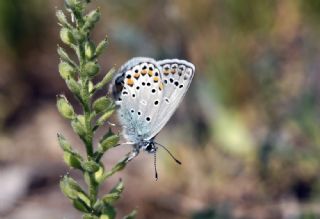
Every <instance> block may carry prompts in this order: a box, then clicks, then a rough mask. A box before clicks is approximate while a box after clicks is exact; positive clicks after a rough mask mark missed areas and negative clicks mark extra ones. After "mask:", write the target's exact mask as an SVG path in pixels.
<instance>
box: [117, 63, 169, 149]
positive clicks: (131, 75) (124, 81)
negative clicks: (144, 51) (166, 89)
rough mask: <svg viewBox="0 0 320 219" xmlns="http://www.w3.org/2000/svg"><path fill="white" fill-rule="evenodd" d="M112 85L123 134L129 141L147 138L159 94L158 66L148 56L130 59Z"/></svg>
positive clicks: (156, 111) (160, 84)
mask: <svg viewBox="0 0 320 219" xmlns="http://www.w3.org/2000/svg"><path fill="white" fill-rule="evenodd" d="M114 84H115V86H114V88H113V91H114V94H115V96H116V97H117V100H116V104H117V105H118V106H119V110H118V112H119V119H120V122H121V123H122V125H123V126H124V135H125V137H126V138H127V139H128V140H129V141H131V142H133V143H138V142H139V141H142V140H143V139H147V138H149V137H150V136H151V129H152V128H151V127H152V126H153V123H154V120H156V117H157V115H158V114H159V109H160V103H161V100H162V96H163V85H162V79H161V72H160V67H159V65H158V64H157V62H156V61H155V60H154V59H151V58H142V57H141V58H140V57H139V58H133V59H131V60H129V61H128V62H127V63H126V64H124V65H123V66H122V67H121V68H120V70H119V72H118V73H117V75H116V78H115V82H114Z"/></svg>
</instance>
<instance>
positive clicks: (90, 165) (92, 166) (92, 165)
mask: <svg viewBox="0 0 320 219" xmlns="http://www.w3.org/2000/svg"><path fill="white" fill-rule="evenodd" d="M82 168H83V169H84V170H85V171H87V172H89V173H95V172H97V171H98V170H99V168H100V166H99V164H97V163H96V162H94V161H92V160H89V161H86V162H83V163H82Z"/></svg>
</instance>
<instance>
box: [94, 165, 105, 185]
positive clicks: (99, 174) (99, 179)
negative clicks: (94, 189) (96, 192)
mask: <svg viewBox="0 0 320 219" xmlns="http://www.w3.org/2000/svg"><path fill="white" fill-rule="evenodd" d="M94 179H95V181H96V182H98V183H101V182H102V181H103V179H104V167H103V165H102V164H101V163H100V167H99V170H98V171H96V172H95V173H94Z"/></svg>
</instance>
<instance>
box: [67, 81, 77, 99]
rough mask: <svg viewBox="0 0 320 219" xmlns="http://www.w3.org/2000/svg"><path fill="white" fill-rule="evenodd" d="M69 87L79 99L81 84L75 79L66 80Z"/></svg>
mask: <svg viewBox="0 0 320 219" xmlns="http://www.w3.org/2000/svg"><path fill="white" fill-rule="evenodd" d="M66 83H67V86H68V88H69V90H70V91H71V92H72V93H74V94H75V95H76V96H77V97H79V96H80V92H81V88H80V84H79V83H78V82H77V81H76V80H74V79H73V78H68V79H67V80H66Z"/></svg>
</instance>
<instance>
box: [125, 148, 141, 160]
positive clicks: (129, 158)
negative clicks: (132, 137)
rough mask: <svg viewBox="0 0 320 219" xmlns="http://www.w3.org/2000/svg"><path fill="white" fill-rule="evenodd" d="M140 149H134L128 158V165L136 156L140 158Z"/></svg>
mask: <svg viewBox="0 0 320 219" xmlns="http://www.w3.org/2000/svg"><path fill="white" fill-rule="evenodd" d="M139 152H140V151H139V149H138V148H134V149H133V150H132V151H131V153H130V154H129V157H128V160H127V163H128V162H130V161H131V160H132V159H133V158H135V157H136V156H138V154H139Z"/></svg>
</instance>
